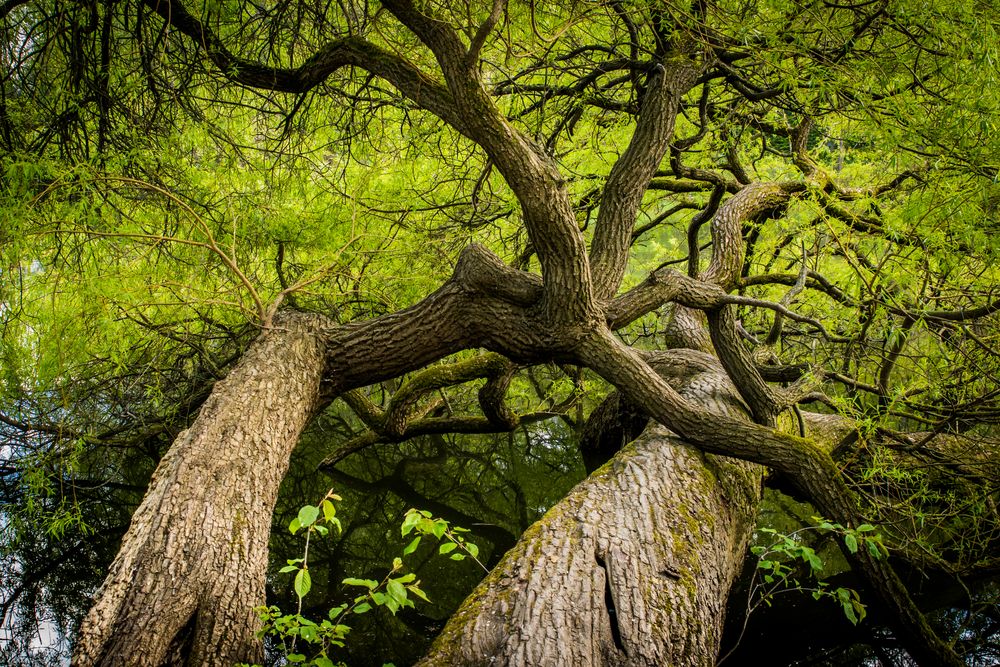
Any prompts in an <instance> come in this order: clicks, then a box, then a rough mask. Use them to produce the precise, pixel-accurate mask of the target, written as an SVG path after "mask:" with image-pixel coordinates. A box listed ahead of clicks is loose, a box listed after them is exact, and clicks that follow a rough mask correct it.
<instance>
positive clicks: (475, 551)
mask: <svg viewBox="0 0 1000 667" xmlns="http://www.w3.org/2000/svg"><path fill="white" fill-rule="evenodd" d="M465 549H466V551H468V552H469V555H470V556H472V557H473V558H477V557H478V556H479V547H477V546H476V545H475V544H473V543H472V542H466V543H465Z"/></svg>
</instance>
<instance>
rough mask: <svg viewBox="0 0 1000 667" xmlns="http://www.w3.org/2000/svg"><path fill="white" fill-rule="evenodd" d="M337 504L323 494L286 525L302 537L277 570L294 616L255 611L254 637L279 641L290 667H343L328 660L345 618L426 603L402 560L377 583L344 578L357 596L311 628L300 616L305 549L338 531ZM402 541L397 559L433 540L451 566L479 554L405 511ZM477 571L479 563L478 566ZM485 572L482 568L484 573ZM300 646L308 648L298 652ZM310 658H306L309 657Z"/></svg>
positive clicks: (452, 532)
mask: <svg viewBox="0 0 1000 667" xmlns="http://www.w3.org/2000/svg"><path fill="white" fill-rule="evenodd" d="M337 500H342V498H341V497H340V496H338V495H337V494H335V493H334V492H333V490H330V491H328V492H327V493H326V495H325V496H324V497H323V499H322V500H321V501H320V502H319V504H317V505H304V506H303V507H301V508H299V511H298V514H297V515H296V517H295V518H294V519H292V520H291V522H290V523H289V525H288V529H289V531H290V532H291V533H292V534H293V535H295V534H300V533H301V534H302V535H304V537H305V544H304V547H303V555H302V557H301V558H293V559H290V560H288V561H286V565H285V566H284V567H282V568H281V569H280V570H279V573H280V574H291V573H294V577H293V579H292V588H293V590H294V591H295V595H296V597H297V598H298V609H297V610H296V612H295V613H294V614H282V613H281V611H280V610H279V609H278V608H277V607H261V608H259V609H258V610H257V612H258V615H259V617H260V619H261V622H262V624H263V627H262V629H261V630H260V632H259V635H260V636H262V637H263V636H272V637H275V638H276V639H277V640H278V641H280V643H281V646H282V647H283V652H284V654H285V659H286V660H287V661H288V662H289V663H290V664H295V665H309V666H311V667H343V663H341V662H334V661H333V660H332V659H331V658H330V656H329V654H330V652H331V651H333V650H335V649H336V648H340V647H343V646H344V641H345V638H346V636H347V634H348V633H349V632H350V629H351V628H350V626H348V625H346V623H345V621H347V620H348V619H349V617H350V616H351V615H355V616H357V615H361V614H366V613H368V612H370V611H371V610H372V609H374V608H376V607H382V608H384V609H385V610H387V611H388V612H389V613H391V614H396V613H397V612H398V611H399V610H400V609H404V608H406V607H413V606H414V605H415V602H414V600H417V599H419V600H423V601H425V602H428V601H429V600H428V598H427V594H426V593H425V592H424V591H423V589H422V588H420V581H419V580H418V579H417V575H416V574H414V573H412V572H404V571H403V570H404V568H405V566H404V564H403V559H402V558H401V557H396V558H394V559H393V561H392V568H391V569H390V570H389V572H388V573H387V574H386V576H385V577H383V578H382V579H381V580H380V581H379V580H375V579H359V578H355V577H347V578H346V579H344V580H343V581H342V583H343V585H344V586H349V587H353V588H357V589H361V591H360V592H359V593H358V594H357V595H355V596H354V597H353V598H351V600H350V601H349V602H347V603H344V604H340V605H338V606H336V607H333V608H331V609H330V610H329V611H328V612H327V618H326V619H324V620H323V621H321V622H319V623H316V622H314V621H311V620H309V619H308V618H305V617H304V616H303V615H302V600H303V598H305V597H306V596H307V595H308V594H309V593H310V592H311V591H312V587H313V580H312V575H311V574H310V573H309V543H310V540H311V539H312V537H313V535H314V534H315V535H318V536H320V537H322V536H325V535H327V534H328V533H329V530H330V527H334V528H336V529H337V531H338V532H340V531H341V523H340V520H339V519H338V518H337V508H336V506H335V505H334V501H337ZM400 532H401V533H402V536H403V537H405V536H407V535H408V534H410V533H412V532H416V533H417V536H416V537H415V538H414V539H413V540H411V541H410V543H409V544H407V545H406V547H405V548H404V549H403V556H408V555H410V554H412V553H414V552H415V551H416V550H417V549H418V548H419V547H420V543H421V538H422V537H427V536H433V537H435V538H436V539H438V540H441V539H444V540H446V541H445V542H443V543H442V544H441V545H440V548H439V550H438V551H439V553H440V554H443V555H448V556H449V557H450V558H451V559H452V560H462V559H464V558H466V557H467V556H468V557H471V558H473V559H474V560H476V562H477V563H478V562H479V561H478V559H476V557H477V556H478V555H479V548H478V547H477V546H476V545H475V544H473V543H471V542H468V541H467V540H466V539H465V538H464V537H463V536H462V535H461V533H466V532H468V531H467V530H466V529H464V528H459V527H458V526H450V525H449V523H448V522H447V521H445V520H444V519H439V518H436V517H435V516H434V515H432V514H431V513H430V512H427V511H420V510H415V509H411V510H409V511H407V513H406V516H405V517H404V519H403V523H402V525H401V527H400ZM479 564H480V566H482V563H479ZM484 569H485V568H484ZM303 645H307V646H309V647H311V648H310V650H309V651H302V650H300V649H302V648H303ZM310 655H311V657H310Z"/></svg>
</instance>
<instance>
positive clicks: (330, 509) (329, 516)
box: [322, 500, 337, 522]
mask: <svg viewBox="0 0 1000 667" xmlns="http://www.w3.org/2000/svg"><path fill="white" fill-rule="evenodd" d="M322 507H323V518H325V519H326V520H327V521H328V522H329V521H333V517H335V516H336V515H337V508H336V507H334V505H333V503H331V502H330V501H329V500H324V501H323V502H322Z"/></svg>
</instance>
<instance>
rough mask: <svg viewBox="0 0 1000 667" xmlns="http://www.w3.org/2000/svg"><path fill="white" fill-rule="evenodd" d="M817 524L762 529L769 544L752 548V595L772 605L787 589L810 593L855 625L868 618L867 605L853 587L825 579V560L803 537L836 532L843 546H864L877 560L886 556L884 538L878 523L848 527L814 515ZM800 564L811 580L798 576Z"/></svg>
mask: <svg viewBox="0 0 1000 667" xmlns="http://www.w3.org/2000/svg"><path fill="white" fill-rule="evenodd" d="M813 521H814V522H815V525H814V526H810V527H807V528H802V529H800V530H797V531H795V532H793V533H791V534H787V535H786V534H784V533H779V532H778V531H776V530H774V529H772V528H763V529H761V530H760V532H761V533H762V534H764V535H767V536H770V543H769V544H767V545H763V544H759V545H756V546H754V547H752V548H751V550H750V551H751V553H753V554H754V555H755V556H757V558H758V561H757V572H758V575H757V577H759V579H758V578H757V577H755V580H754V583H753V584H752V592H751V596H752V597H753V598H755V600H756V601H755V602H754V603H753V606H754V607H756V606H757V605H760V604H766V605H770V604H771V603H772V601H773V599H774V596H775V595H777V594H778V593H780V592H782V591H786V590H801V591H806V592H809V593H810V594H811V595H812V597H813V599H815V600H819V599H822V598H827V599H830V600H833V601H834V602H836V603H837V604H839V605H840V607H841V610H842V611H843V613H844V616H845V617H846V618H847V620H849V621H850V622H851V623H853V624H855V625H856V624H858V623H859V622H861V621H862V620H864V618H865V614H866V610H865V605H864V604H863V603H862V602H861V598H860V597H859V595H858V593H857V591H855V590H853V589H850V588H842V587H838V588H832V587H830V585H829V584H828V583H827V582H825V581H824V580H823V570H824V568H825V563H824V562H823V559H822V558H821V557H820V555H819V554H817V552H816V550H815V549H814V548H812V547H810V546H809V545H807V544H805V542H804V538H805V537H806V535H807V534H808V533H810V532H813V533H819V534H822V533H833V534H835V535H838V536H839V537H840V538H841V541H842V543H843V545H844V548H845V549H846V550H847V551H848V552H850V553H852V554H856V553H857V552H858V550H859V549H861V548H864V549H867V550H868V553H869V554H870V555H871V556H872V557H873V558H876V559H879V558H883V557H885V556H886V555H887V554H888V550H887V549H886V547H885V545H884V544H883V543H882V538H881V536H880V535H879V533H877V532H876V529H875V526H873V525H871V524H868V523H865V524H861V525H860V526H858V527H857V528H854V529H851V528H845V527H844V526H842V525H841V524H839V523H831V522H829V521H826V520H824V519H821V518H820V517H813ZM798 564H801V565H803V566H805V567H806V568H807V570H806V574H807V577H808V579H807V580H801V579H800V578H799V574H798V572H799V570H801V567H798V566H797V565H798Z"/></svg>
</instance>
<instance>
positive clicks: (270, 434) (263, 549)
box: [73, 315, 325, 667]
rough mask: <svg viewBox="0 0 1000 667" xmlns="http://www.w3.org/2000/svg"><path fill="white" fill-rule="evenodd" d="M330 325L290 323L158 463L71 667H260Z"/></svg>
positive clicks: (267, 339)
mask: <svg viewBox="0 0 1000 667" xmlns="http://www.w3.org/2000/svg"><path fill="white" fill-rule="evenodd" d="M321 321H322V320H321V319H320V318H316V317H308V316H303V315H285V316H284V317H282V318H281V319H280V320H279V321H278V323H277V324H276V325H275V328H274V329H272V330H269V331H266V332H265V333H264V334H262V335H261V337H260V338H259V339H258V340H257V341H255V342H254V343H253V344H252V345H251V346H250V348H249V349H248V350H247V352H246V354H245V355H244V357H243V359H242V360H241V361H240V363H239V365H238V366H237V367H236V368H235V369H234V370H233V371H232V373H230V375H229V377H227V378H226V379H225V380H223V381H221V382H219V383H218V384H217V385H216V386H215V388H214V390H213V392H212V395H211V397H210V398H209V399H208V401H207V402H206V403H205V405H204V406H203V407H202V409H201V413H200V414H199V416H198V418H197V419H196V420H195V422H194V424H193V425H192V426H191V428H189V429H188V430H186V431H185V432H184V433H182V434H181V435H180V436H179V437H178V438H177V440H176V441H175V443H174V444H173V446H172V447H171V448H170V450H169V451H168V452H167V454H166V455H165V456H164V457H163V459H162V460H161V461H160V464H159V466H158V467H157V469H156V472H155V473H154V475H153V479H152V481H151V483H150V487H149V490H148V491H147V493H146V496H145V497H144V498H143V501H142V504H141V505H140V506H139V508H138V509H137V510H136V512H135V514H134V515H133V518H132V524H131V526H129V529H128V532H127V533H126V534H125V537H124V539H123V541H122V546H121V550H120V551H119V553H118V556H117V557H116V558H115V561H114V563H113V564H112V566H111V570H110V572H109V573H108V576H107V578H106V580H105V583H104V586H103V588H102V589H101V591H100V592H99V594H98V596H97V599H96V601H95V603H94V606H93V607H92V608H91V610H90V613H89V614H88V615H87V617H86V618H85V619H84V621H83V624H82V626H81V628H80V632H79V634H78V636H77V642H76V646H75V650H74V654H73V664H74V665H78V666H79V667H85V666H90V665H136V666H140V665H151V666H152V665H157V666H158V665H181V664H190V665H219V666H223V665H224V666H226V667H231V666H232V665H233V664H234V663H236V662H239V661H256V660H260V659H261V658H262V657H263V656H262V651H261V645H260V641H259V640H258V639H257V638H256V637H255V635H254V633H255V631H256V630H257V628H258V627H259V623H258V620H257V617H256V614H255V612H254V607H256V606H258V605H261V604H263V603H264V577H265V574H266V568H267V541H268V535H269V534H270V530H271V514H272V511H273V509H274V502H275V500H276V498H277V492H278V486H279V485H280V483H281V480H282V478H283V477H284V475H285V471H286V468H287V466H288V459H289V454H290V453H291V450H292V448H293V447H294V446H295V443H296V442H297V441H298V439H299V435H300V433H301V432H302V429H303V428H304V427H305V425H306V422H307V420H308V419H309V418H310V417H311V416H312V414H313V412H314V411H315V409H316V408H317V406H318V404H319V395H320V394H319V385H320V378H321V375H322V372H323V369H324V363H323V359H324V356H323V355H324V351H325V346H324V343H323V341H322V338H321V336H320V335H319V324H320V322H321Z"/></svg>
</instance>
